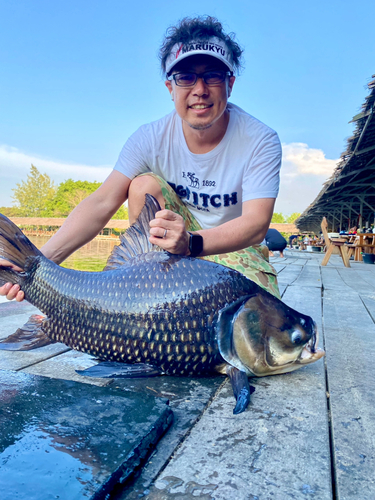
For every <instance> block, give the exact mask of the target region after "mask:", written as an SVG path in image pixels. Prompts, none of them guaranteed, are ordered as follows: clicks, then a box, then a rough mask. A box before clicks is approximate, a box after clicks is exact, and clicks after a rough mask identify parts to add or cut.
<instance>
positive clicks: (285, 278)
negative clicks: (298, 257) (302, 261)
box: [277, 264, 303, 285]
mask: <svg viewBox="0 0 375 500" xmlns="http://www.w3.org/2000/svg"><path fill="white" fill-rule="evenodd" d="M302 268H303V266H302V265H299V264H289V265H288V266H286V267H285V269H283V270H282V271H280V273H279V274H278V275H277V281H278V282H279V283H282V284H285V285H290V284H291V283H293V281H295V280H296V279H297V278H298V276H299V275H300V274H301V271H302Z"/></svg>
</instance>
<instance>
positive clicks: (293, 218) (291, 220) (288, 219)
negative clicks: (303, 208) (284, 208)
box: [286, 212, 301, 224]
mask: <svg viewBox="0 0 375 500" xmlns="http://www.w3.org/2000/svg"><path fill="white" fill-rule="evenodd" d="M300 215H301V214H300V213H299V212H293V213H292V214H290V215H288V216H287V217H286V222H288V223H289V224H294V222H295V221H296V220H297V219H298V217H299V216H300Z"/></svg>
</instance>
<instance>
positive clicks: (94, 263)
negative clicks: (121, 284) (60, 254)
mask: <svg viewBox="0 0 375 500" xmlns="http://www.w3.org/2000/svg"><path fill="white" fill-rule="evenodd" d="M106 263H107V259H103V258H95V257H91V258H90V259H88V258H84V259H79V258H74V257H69V258H68V259H67V260H66V261H65V262H63V263H62V264H61V266H62V267H66V268H68V269H75V270H76V271H91V272H97V271H103V269H104V267H105V265H106Z"/></svg>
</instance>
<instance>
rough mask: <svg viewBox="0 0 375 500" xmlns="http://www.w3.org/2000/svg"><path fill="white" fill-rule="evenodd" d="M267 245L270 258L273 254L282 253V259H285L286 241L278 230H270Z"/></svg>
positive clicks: (266, 240)
mask: <svg viewBox="0 0 375 500" xmlns="http://www.w3.org/2000/svg"><path fill="white" fill-rule="evenodd" d="M265 243H266V245H267V247H268V250H269V252H270V256H271V257H273V252H280V257H282V258H284V250H285V248H286V239H285V238H284V236H283V235H282V234H281V233H279V231H278V230H277V229H272V228H270V229H269V230H268V231H267V233H266V237H265Z"/></svg>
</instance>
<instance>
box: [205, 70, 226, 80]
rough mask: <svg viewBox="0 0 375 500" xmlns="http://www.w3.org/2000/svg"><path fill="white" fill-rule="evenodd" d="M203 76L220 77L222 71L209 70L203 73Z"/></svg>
mask: <svg viewBox="0 0 375 500" xmlns="http://www.w3.org/2000/svg"><path fill="white" fill-rule="evenodd" d="M205 77H206V78H214V79H215V78H216V79H217V78H221V77H222V73H221V71H220V72H217V71H210V72H209V73H206V74H205Z"/></svg>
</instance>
